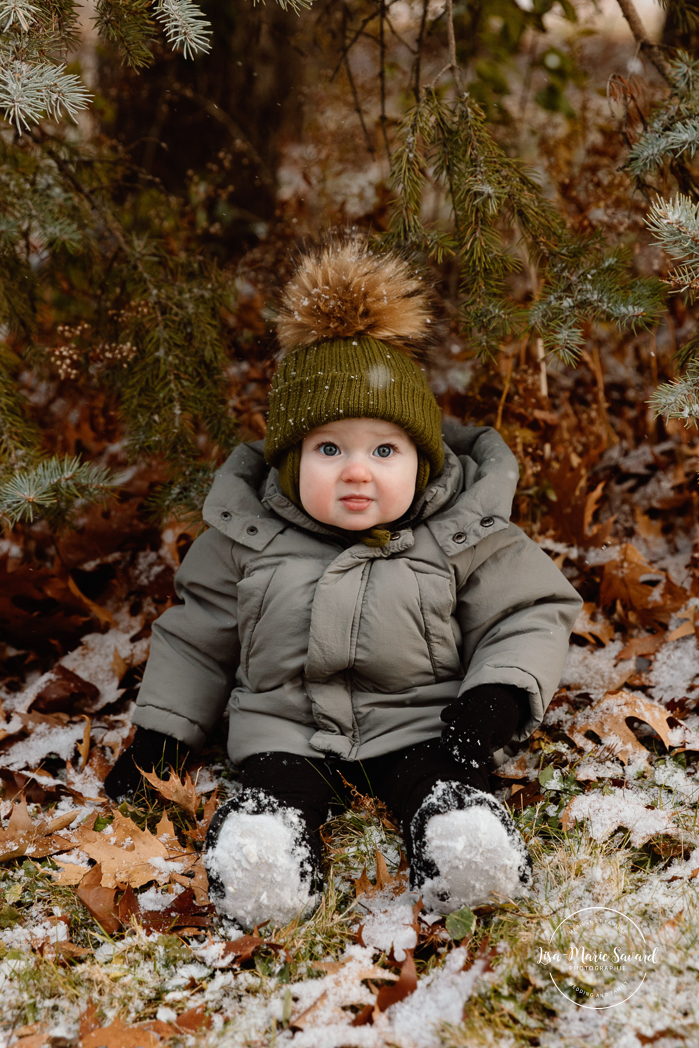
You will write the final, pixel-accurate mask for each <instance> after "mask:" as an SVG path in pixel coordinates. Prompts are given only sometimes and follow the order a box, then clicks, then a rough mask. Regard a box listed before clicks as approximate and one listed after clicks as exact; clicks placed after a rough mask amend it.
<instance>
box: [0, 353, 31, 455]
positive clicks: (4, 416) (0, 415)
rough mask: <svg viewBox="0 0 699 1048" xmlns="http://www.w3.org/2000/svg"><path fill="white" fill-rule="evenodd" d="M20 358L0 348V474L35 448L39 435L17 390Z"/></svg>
mask: <svg viewBox="0 0 699 1048" xmlns="http://www.w3.org/2000/svg"><path fill="white" fill-rule="evenodd" d="M20 366H21V361H20V359H19V358H18V357H17V356H16V355H15V354H14V353H11V352H10V350H9V349H7V347H5V346H2V345H0V471H2V469H3V468H8V467H10V468H18V467H20V466H22V465H24V464H25V463H26V462H27V460H28V459H29V458H31V457H32V456H33V455H34V454H35V452H36V449H37V447H38V443H39V433H38V430H37V428H36V426H35V425H34V424H33V423H32V422H31V421H30V419H29V413H28V410H27V408H28V404H27V401H26V399H25V397H24V396H23V395H22V393H21V392H20V390H19V389H18V387H17V382H16V375H17V371H18V370H19V368H20Z"/></svg>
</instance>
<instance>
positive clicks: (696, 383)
mask: <svg viewBox="0 0 699 1048" xmlns="http://www.w3.org/2000/svg"><path fill="white" fill-rule="evenodd" d="M650 403H651V407H652V409H653V412H654V414H655V416H656V418H657V417H658V415H664V416H665V418H678V419H684V421H685V422H686V423H687V425H689V424H693V425H697V419H698V418H699V360H692V361H691V363H690V364H689V367H688V368H687V371H686V373H685V374H684V375H683V376H682V377H681V378H677V379H673V381H672V382H666V383H664V384H663V385H661V386H658V388H657V389H656V391H655V392H654V393H653V395H652V397H651V401H650Z"/></svg>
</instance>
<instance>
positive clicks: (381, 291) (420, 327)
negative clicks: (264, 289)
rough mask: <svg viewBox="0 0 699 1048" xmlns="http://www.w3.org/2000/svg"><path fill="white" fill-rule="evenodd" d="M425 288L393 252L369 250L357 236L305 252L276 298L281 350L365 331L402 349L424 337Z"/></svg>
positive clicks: (427, 317) (411, 349)
mask: <svg viewBox="0 0 699 1048" xmlns="http://www.w3.org/2000/svg"><path fill="white" fill-rule="evenodd" d="M430 298H431V290H430V287H429V285H428V284H427V283H426V281H425V280H423V279H422V278H421V277H420V276H419V275H418V274H417V273H415V272H414V270H413V269H412V267H411V266H410V263H409V262H408V261H407V260H406V259H405V258H404V257H403V256H402V255H400V254H398V253H397V252H395V251H390V252H386V253H384V254H375V253H374V252H373V251H371V250H370V248H369V246H368V245H367V243H366V241H365V240H364V239H363V238H360V237H352V238H347V239H335V240H332V241H329V242H327V243H325V244H323V245H321V246H320V247H318V248H315V249H312V250H310V251H308V252H306V253H305V254H304V255H303V256H302V258H301V262H300V264H299V267H298V269H297V271H296V274H295V276H294V277H293V278H292V280H291V281H290V282H289V283H288V284H287V286H286V288H285V289H284V294H283V297H282V303H281V309H280V315H279V320H278V326H277V334H278V337H279V342H280V343H281V346H282V350H283V351H284V352H285V353H286V352H288V351H289V350H291V349H294V348H295V347H297V346H311V345H313V344H314V343H316V342H325V341H327V340H329V339H334V338H351V337H352V336H357V335H368V336H371V337H372V338H376V339H380V340H381V341H382V342H388V343H389V344H390V345H392V346H396V347H397V348H399V349H402V350H404V351H406V352H408V353H419V352H420V351H421V350H423V349H424V348H425V346H426V345H427V343H428V342H429V341H430V323H431V319H432V317H431V312H432V311H431V304H430Z"/></svg>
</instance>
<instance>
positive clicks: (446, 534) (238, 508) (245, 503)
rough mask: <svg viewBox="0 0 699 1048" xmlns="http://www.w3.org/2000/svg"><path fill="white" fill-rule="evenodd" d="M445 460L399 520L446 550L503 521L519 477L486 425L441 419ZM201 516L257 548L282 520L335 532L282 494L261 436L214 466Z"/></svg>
mask: <svg viewBox="0 0 699 1048" xmlns="http://www.w3.org/2000/svg"><path fill="white" fill-rule="evenodd" d="M442 435H443V439H444V452H445V459H444V467H443V469H442V471H441V472H440V474H439V475H438V476H437V477H435V478H434V480H432V481H431V482H430V483H429V484H428V487H427V489H426V490H425V491H424V492H423V493H422V494H421V495H420V496H419V497H418V498H417V499H416V501H415V502H414V503H413V506H412V507H411V509H410V512H409V515H408V516H407V517H406V523H405V524H404V525H400V524H399V525H397V527H398V528H399V529H400V528H401V526H403V527H409V526H410V525H411V524H415V525H416V524H417V523H423V524H426V525H427V527H429V529H430V531H431V532H432V534H433V535H434V538H435V539H436V541H437V542H438V543H439V545H440V546H441V547H442V549H443V550H444V552H445V553H446V554H447V555H453V554H456V553H460V552H462V550H464V549H466V548H468V547H469V546H473V545H475V544H476V543H477V542H479V541H480V540H481V539H482V538H485V537H486V536H488V535H492V534H493V533H494V532H496V531H500V530H502V529H503V528H506V527H507V526H508V523H509V519H510V514H511V512H512V499H513V497H514V493H515V490H516V487H517V482H518V480H519V468H518V465H517V460H516V458H515V457H514V455H513V454H512V452H511V451H510V449H509V448H508V447H507V445H506V444H505V441H504V440H503V439H502V437H501V436H500V434H499V433H498V432H497V431H496V430H494V429H492V428H491V427H489V426H463V425H461V423H459V422H456V421H455V420H453V419H447V420H446V421H445V422H444V424H443V426H442ZM203 517H204V520H205V521H206V523H207V524H209V525H210V526H211V527H213V528H216V529H217V530H218V531H220V532H222V533H223V534H224V535H226V536H227V537H228V538H230V539H232V540H233V541H235V542H239V543H241V544H242V545H244V546H247V547H249V548H250V549H254V550H262V549H264V548H265V546H266V545H267V544H268V543H269V542H271V540H272V539H273V538H274V536H275V535H277V534H278V533H279V532H280V531H282V529H283V528H285V527H286V526H287V524H288V523H291V524H295V525H296V526H298V527H302V528H305V529H307V530H308V531H312V532H315V533H317V534H321V535H327V536H329V537H332V538H334V539H337V533H336V532H334V531H332V530H331V529H330V528H326V527H325V526H324V525H323V524H321V523H319V522H318V521H316V520H314V519H313V518H312V517H309V516H307V514H305V513H304V512H303V510H302V509H301V508H300V507H298V506H295V505H294V503H293V502H291V501H290V500H289V499H287V498H286V496H285V495H283V494H282V492H281V490H280V487H279V474H278V473H277V470H276V469H270V467H269V466H268V465H267V464H266V462H265V459H264V441H262V440H258V441H254V442H251V443H246V444H239V445H238V447H237V448H235V450H234V451H233V452H232V454H231V455H230V456H229V457H228V459H227V460H226V461H225V462H224V464H223V466H222V467H221V469H219V470H218V472H217V473H216V477H215V479H214V483H213V485H212V487H211V490H210V492H209V494H208V495H207V498H206V501H205V502H204V509H203Z"/></svg>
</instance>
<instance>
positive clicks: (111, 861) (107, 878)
mask: <svg viewBox="0 0 699 1048" xmlns="http://www.w3.org/2000/svg"><path fill="white" fill-rule="evenodd" d="M169 825H170V826H172V823H170V824H169ZM105 831H109V832H105ZM172 836H173V838H174V839H175V840H176V838H175V834H174V828H173V830H172ZM75 837H76V838H77V844H78V845H79V847H80V848H81V850H82V851H84V852H86V853H87V854H88V855H89V856H90V858H91V859H94V860H95V862H97V863H99V864H100V866H101V869H102V882H101V883H102V887H103V888H116V886H117V884H129V885H131V887H132V888H140V887H141V886H142V885H144V884H147V883H148V882H149V881H159V882H160V883H165V882H166V881H167V880H168V879H169V877H170V873H171V872H172V871H171V870H170V869H168V867H167V863H168V860H169V859H170V852H169V850H168V847H167V844H166V843H164V842H163V841H162V840H160V839H159V837H158V836H156V835H154V834H152V833H151V832H150V830H148V829H143V830H142V829H140V828H139V827H138V826H137V825H136V823H135V822H132V821H131V819H128V818H126V816H125V815H122V814H121V812H120V811H115V812H114V821H113V822H112V823H111V825H110V826H108V827H105V830H103V831H102V832H101V833H97V832H96V831H95V830H92V829H86V828H83V827H82V826H80V827H78V830H77V831H76V834H75Z"/></svg>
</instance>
